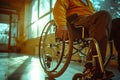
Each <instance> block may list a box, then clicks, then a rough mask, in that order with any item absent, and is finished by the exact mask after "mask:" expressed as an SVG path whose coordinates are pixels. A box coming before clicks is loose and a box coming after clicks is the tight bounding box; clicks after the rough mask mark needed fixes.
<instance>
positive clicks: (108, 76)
mask: <svg viewBox="0 0 120 80" xmlns="http://www.w3.org/2000/svg"><path fill="white" fill-rule="evenodd" d="M99 76H102V75H99ZM112 77H114V74H113V72H111V71H106V73H105V74H103V76H102V77H101V78H100V77H94V78H95V79H96V80H110V79H111V78H112Z"/></svg>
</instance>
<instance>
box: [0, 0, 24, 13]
mask: <svg viewBox="0 0 120 80" xmlns="http://www.w3.org/2000/svg"><path fill="white" fill-rule="evenodd" d="M24 2H25V0H0V13H1V12H4V11H6V10H7V11H12V12H17V11H20V9H21V8H22V7H23V6H24ZM1 10H2V11H1Z"/></svg>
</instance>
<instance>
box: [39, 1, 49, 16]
mask: <svg viewBox="0 0 120 80" xmlns="http://www.w3.org/2000/svg"><path fill="white" fill-rule="evenodd" d="M39 7H40V8H39V9H40V10H39V11H40V12H39V13H40V16H43V15H44V14H45V13H47V12H49V11H50V0H40V6H39ZM40 16H39V17H40Z"/></svg>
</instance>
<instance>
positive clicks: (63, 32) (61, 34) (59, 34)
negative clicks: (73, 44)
mask: <svg viewBox="0 0 120 80" xmlns="http://www.w3.org/2000/svg"><path fill="white" fill-rule="evenodd" d="M55 37H56V39H60V40H63V41H65V40H67V39H68V29H67V26H58V27H57V30H56V33H55Z"/></svg>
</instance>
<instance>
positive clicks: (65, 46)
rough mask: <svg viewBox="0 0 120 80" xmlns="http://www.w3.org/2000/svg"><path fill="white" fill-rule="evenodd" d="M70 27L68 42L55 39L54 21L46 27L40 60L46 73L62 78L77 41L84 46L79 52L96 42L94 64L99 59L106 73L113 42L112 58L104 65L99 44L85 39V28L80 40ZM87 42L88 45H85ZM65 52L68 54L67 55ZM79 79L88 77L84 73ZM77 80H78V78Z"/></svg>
mask: <svg viewBox="0 0 120 80" xmlns="http://www.w3.org/2000/svg"><path fill="white" fill-rule="evenodd" d="M70 26H71V25H70V24H68V40H66V41H62V40H60V39H56V38H55V31H56V24H55V22H54V20H51V21H49V22H48V23H47V24H46V25H45V27H44V29H43V31H42V34H41V36H40V41H39V60H40V63H41V66H42V68H43V69H44V71H45V73H46V74H47V75H48V76H49V77H53V78H56V77H59V76H61V75H62V74H63V73H64V72H65V70H66V69H67V67H68V65H69V63H70V61H71V57H72V55H73V49H74V46H73V45H74V42H75V41H77V42H78V43H79V44H82V45H81V48H82V49H80V50H79V49H77V51H79V52H80V51H82V50H83V49H84V48H85V47H86V46H87V47H88V45H90V43H89V42H90V41H93V42H94V44H95V47H96V51H97V55H94V56H93V64H94V59H95V58H96V57H97V58H98V61H99V64H100V68H101V71H102V72H103V73H105V68H106V66H107V64H108V63H109V61H110V58H111V56H112V42H111V41H109V44H110V56H109V58H108V59H107V60H106V62H105V63H104V64H103V62H102V57H101V53H100V49H99V44H98V42H97V41H96V40H95V39H94V38H85V34H84V32H85V29H84V27H81V29H82V37H81V38H78V39H74V35H73V32H72V31H73V30H72V28H71V27H70ZM50 38H51V39H50ZM86 42H87V45H86V44H85V43H86ZM83 46H84V47H83ZM88 48H89V47H88ZM89 49H90V48H89ZM65 52H66V53H67V54H65ZM83 54H84V52H83ZM52 67H53V68H52ZM79 77H81V80H82V77H86V75H85V74H84V73H80V76H79ZM75 80H77V78H76V79H75Z"/></svg>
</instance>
